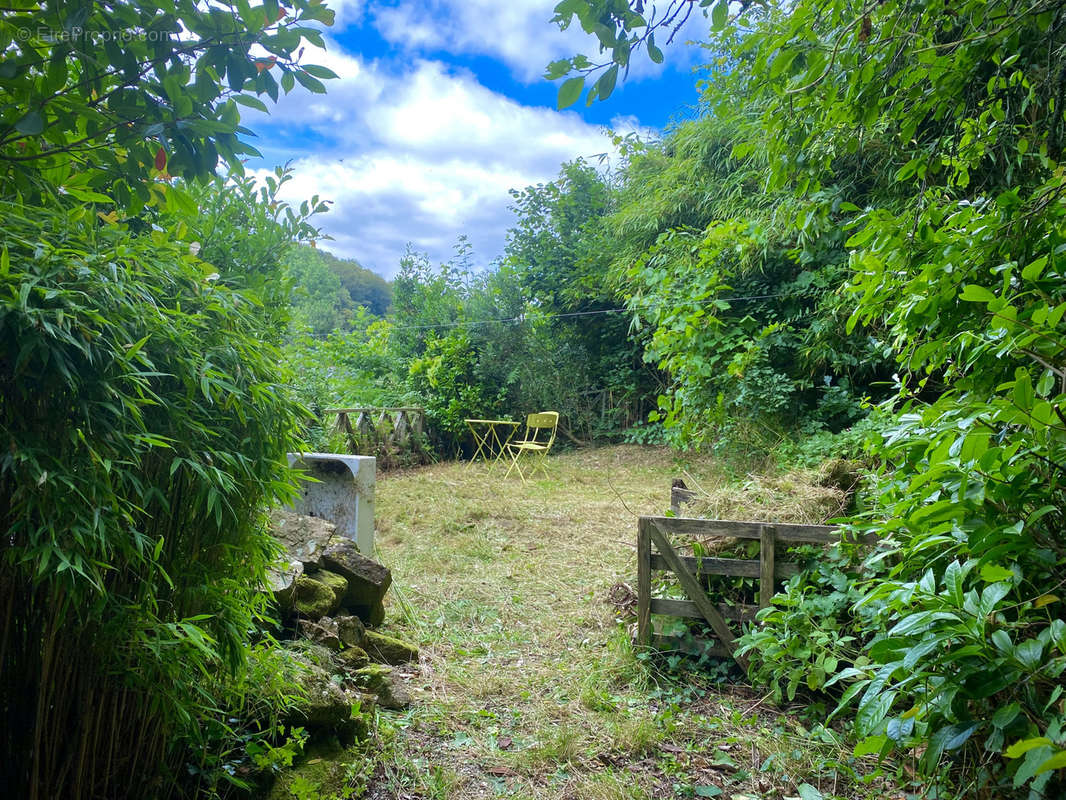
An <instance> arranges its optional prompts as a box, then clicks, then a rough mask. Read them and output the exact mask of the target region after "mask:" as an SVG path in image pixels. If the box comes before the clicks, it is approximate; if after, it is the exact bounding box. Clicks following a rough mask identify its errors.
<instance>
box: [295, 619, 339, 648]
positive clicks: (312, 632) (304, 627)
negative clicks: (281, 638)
mask: <svg viewBox="0 0 1066 800" xmlns="http://www.w3.org/2000/svg"><path fill="white" fill-rule="evenodd" d="M329 622H330V620H329V617H323V618H322V619H320V620H319V621H318V622H311V620H308V619H302V620H300V624H299V626H298V630H299V631H300V635H301V636H302V637H304V638H305V639H310V640H311V641H312V642H314V643H315V644H318V645H322V647H325V648H326V649H327V650H332V651H333V652H337V651H338V650H340V649H341V647H342V646H343V645H342V644H341V640H340V637H338V636H337V633H336V631H334V630H333V626H332V625H331V624H329Z"/></svg>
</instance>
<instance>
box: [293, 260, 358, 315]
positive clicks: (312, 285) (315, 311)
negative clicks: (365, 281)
mask: <svg viewBox="0 0 1066 800" xmlns="http://www.w3.org/2000/svg"><path fill="white" fill-rule="evenodd" d="M288 269H289V275H290V277H291V279H292V284H293V301H292V324H293V326H294V327H295V328H297V329H305V330H308V331H310V332H311V333H312V334H314V335H319V336H321V335H325V334H328V333H329V332H330V331H333V330H336V329H338V328H341V327H343V326H345V324H346V322H347V318H348V317H349V315H350V314H351V313H352V312H353V311H354V308H355V307H354V305H353V303H352V298H351V296H350V295H349V294H348V292H347V291H346V290H345V289H344V287H343V286H342V285H341V281H340V278H338V277H337V274H336V273H335V272H334V271H333V270H331V269H330V268H329V267H328V266H326V263H325V260H324V259H323V258H322V257H321V255H320V253H319V251H318V250H316V249H315V248H312V247H306V246H305V247H300V248H297V249H295V250H294V251H293V252H292V253H291V254H290V255H289V257H288Z"/></svg>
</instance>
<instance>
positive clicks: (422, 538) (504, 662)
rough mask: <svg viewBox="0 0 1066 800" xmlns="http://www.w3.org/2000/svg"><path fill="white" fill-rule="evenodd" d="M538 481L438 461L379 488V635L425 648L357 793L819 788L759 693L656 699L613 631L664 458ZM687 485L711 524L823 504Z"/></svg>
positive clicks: (579, 459) (767, 490)
mask: <svg viewBox="0 0 1066 800" xmlns="http://www.w3.org/2000/svg"><path fill="white" fill-rule="evenodd" d="M550 474H551V479H550V480H539V481H536V482H532V483H530V484H528V485H527V484H523V483H522V482H521V481H519V480H517V479H514V478H512V479H509V480H504V478H503V471H502V470H497V471H496V472H495V474H488V473H487V472H486V470H485V469H484V468H483V467H481V466H477V467H474V468H470V467H468V466H467V465H462V464H454V463H453V464H440V465H435V466H431V467H426V468H422V469H418V470H412V471H408V472H405V473H400V474H387V475H384V476H382V477H381V479H380V481H379V484H378V490H377V520H378V522H377V542H378V549H379V554H380V557H381V558H382V560H383V561H384V562H385V563H386V564H388V565H389V566H390V567H391V568H392V570H393V575H394V578H395V584H394V585H395V586H396V590H395V591H394V592H393V593H392V600H391V603H392V604H391V606H390V608H389V618H390V622H389V625H390V626H391V627H392V628H393V629H394V630H396V631H397V632H398V633H400V634H401V635H405V636H407V637H408V638H411V639H413V640H415V641H417V642H418V643H419V644H420V645H421V647H422V663H421V669H420V673H419V675H418V676H417V678H416V679H415V683H414V685H413V686H412V688H413V689H414V694H415V697H416V701H415V706H414V707H413V709H412V710H411V711H410V712H408V713H407V714H405V715H402V716H387V717H386V721H385V736H386V738H389V737H393V738H392V745H391V749H390V750H389V756H388V759H387V760H388V763H387V764H383V766H382V767H381V769H380V772H379V779H378V781H377V784H376V786H375V787H374V789H373V790H372V792H371V796H372V797H375V798H457V799H458V798H481V797H501V796H503V797H512V798H527V797H528V798H548V799H549V800H551V799H558V800H563V799H564V798H574V800H577V799H578V798H589V799H590V800H593V799H599V798H602V799H603V800H608V799H610V800H614V799H615V798H617V799H618V800H638V799H640V798H652V797H656V798H657V797H691V796H693V794H692V792H693V791H694V787H698V786H703V787H712V786H713V787H720V788H721V789H722V791H723V792H724V796H726V797H729V796H730V795H736V794H742V795H743V794H745V793H747V794H749V796H751V797H762V798H780V797H783V796H787V795H792V794H795V792H794V791H793V790H794V788H795V783H796V782H798V781H799V780H800V779H802V780H806V781H809V782H812V783H816V782H818V780H819V778H820V777H821V778H822V779H824V781H825V782H823V786H822V788H823V790H824V791H826V796H827V797H828V796H830V794H829V789H830V788H831V786H832V778H831V777H829V776H828V775H822V776H819V775H812V774H811V770H812V764H813V763H814V760H816V759H815V758H814V756H812V755H811V747H809V746H805V747H796V746H794V743H793V742H791V741H789V739H790V737H793V736H798V737H800V738H802V734H801V733H799V731H801V730H802V729H800V728H797V727H796V726H795V724H793V723H791V722H790V721H789V720H788V718H787V717H782V716H779V715H778V714H776V713H770V712H766V711H765V707H766V706H765V703H763V704H762V706H761V709H760V711H759V714H751V713H746V712H745V709H747V708H750V707H752V706H754V705H756V704H759V703H760V702H761V701H760V699H759V698H758V697H757V696H752V695H751V693H750V692H745V691H743V690H731V691H729V692H727V693H726V694H712V695H707V696H706V697H705V698H704V699H703V700H697V699H696V698H695V696H688V695H685V690H684V689H683V688H682V687H679V686H671V685H670V684H665V688H663V686H662V685H661V686H660V687H659V688H655V687H654V684H655V680H654V679H655V674H654V672H653V671H652V670H650V669H649V662H647V661H643V660H640V659H638V658H635V657H634V653H633V650H632V647H631V646H630V644H629V640H628V637H627V634H626V630H625V626H624V624H621V623H620V622H619V620H617V619H616V616H615V609H614V606H613V605H612V604H611V603H610V602H609V597H610V590H611V587H612V586H614V585H615V584H617V583H618V582H620V581H632V578H633V574H634V572H635V560H634V547H633V542H634V541H635V531H636V516H637V515H639V514H651V513H654V514H661V513H663V512H664V511H665V510H666V509H667V508H668V506H669V496H670V483H671V479H672V478H674V477H678V476H680V475H682V474H683V470H682V469H681V467H680V466H679V465H677V464H676V463H675V462H674V460H673V458H672V457H671V455H670V454H669V453H668V452H667V451H665V450H661V449H656V448H648V447H637V446H618V447H610V448H604V449H597V450H582V451H577V452H569V453H563V454H560V455H557V456H554V457H552V458H551V462H550ZM684 474H686V475H687V477H686V481H689V486H690V488H696V487H697V486H700V487H703V489H704V490H705V495H706V497H707V498H708V502H709V503H714V504H716V505H713V506H712V508H713V510H714V512H715V513H714V516H718V517H733V518H749V519H760V518H762V519H766V520H768V521H769V520H774V521H797V522H808V521H821V519H823V518H824V516H825V514H824V509H825V507H826V506H825V505H824V504H823V505H820V506H819V508H820V509H822V510H819V511H813V510H811V506H812V505H818V504H819V502H820V501H818V500H817V498H821V497H823V495H822V494H819V492H818V491H815V487H811V486H809V485H807V484H804V483H802V482H799V481H797V480H796V479H791V481H792V482H791V483H790V482H789V480H790V479H780V478H776V479H756V480H754V481H751V482H749V483H748V484H747V485H746V486H745V485H737V484H736V483H735V482H729V481H727V480H725V479H724V478H722V477H721V476H720V475H718V474H716V473H715V472H714V470H713V469H710V468H708V467H706V466H703V467H700V466H698V465H697V466H692V465H689V466H688V467H687V469H686V470H684ZM812 514H813V515H814V517H819V519H817V520H815V519H813V518H812V517H811V515H812ZM405 612H406V613H405ZM693 700H696V702H692V701H693ZM734 749H736V753H734V752H733V750H734ZM749 749H750V752H749ZM814 749H815V750H818V748H817V747H816V748H814ZM741 750H743V751H744V752H743V753H742V754H741V753H740V751H741ZM834 752H835V751H833V750H832V748H830V755H832V754H833V753H834ZM738 754H740V755H743V758H742V759H740V758H738ZM825 755H826V747H825V746H822V747H821V749H820V750H818V756H817V757H818V758H824V757H825ZM770 756H773V758H772V759H771V761H770V764H771V767H769V768H767V769H760V767H761V766H762V765H763V763H764V762H765V761H766V759H767V758H768V757H770ZM753 767H754V768H753ZM707 791H709V790H707ZM701 796H709V795H701Z"/></svg>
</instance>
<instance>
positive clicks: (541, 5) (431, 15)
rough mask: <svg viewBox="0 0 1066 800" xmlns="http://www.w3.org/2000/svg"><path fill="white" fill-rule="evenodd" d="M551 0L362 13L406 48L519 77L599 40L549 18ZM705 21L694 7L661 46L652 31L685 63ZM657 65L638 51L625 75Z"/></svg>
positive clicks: (594, 48) (457, 0) (445, 3)
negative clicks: (480, 62) (489, 63)
mask: <svg viewBox="0 0 1066 800" xmlns="http://www.w3.org/2000/svg"><path fill="white" fill-rule="evenodd" d="M555 5H556V0H504V1H503V2H501V0H424V1H423V2H415V0H401V1H400V2H399V3H398V4H396V5H393V6H386V7H376V6H372V7H370V8H368V9H367V18H368V19H369V20H370V21H371V22H372V24H373V25H374V27H376V28H377V30H378V32H379V33H381V35H382V36H383V37H384V38H385V39H386V40H388V41H389V42H390V43H392V44H394V45H397V46H400V47H403V48H406V49H408V50H409V51H411V52H415V53H419V52H427V51H428V52H433V51H438V50H447V51H449V52H451V53H463V54H467V55H483V56H489V57H491V58H495V59H498V60H500V61H502V62H503V63H505V64H506V65H507V66H508V67H509V68H510V70H511V71H512V73H513V74H514V75H515V76H516V77H517V78H518V79H519V80H522V81H525V82H532V81H535V80H539V79H540V78H541V76H543V74H544V68H545V67H546V66H547V65H548V63H549V62H550V61H554V60H556V59H559V58H565V57H569V56H572V55H575V54H576V53H584V54H585V55H587V56H588V57H589V58H591V59H593V61H595V60H596V56H597V54H598V52H599V44H598V41H597V40H596V38H595V37H594V36H592V35H591V34H586V33H585V32H584V31H582V30H581V26H580V24H578V23H577V22H576V20H575V21H574V23H573V24H572V25H571V26H570V27H569V28H567V29H566V30H565V31H560V30H559V28H558V26H557V25H556V24H554V23H552V22H551V21H550V20H551V18H552V17H553V16H554V8H555ZM708 26H709V23H708V22H707V20H706V18H705V17H704V15H703V12H702V10H701V9H699V8H695V9H693V12H692V13H691V14H690V16H689V19H688V21H687V22H686V23H685V24H684V25H683V26H682V28H681V30H679V31H678V33H677V35H676V36H674V44H673V45H672V46H669V47H667V46H666V40H667V39H668V38H669V37H670V32H669V31H663V32H662V33H658V34H657V35H656V40H657V44H659V46H660V47H662V48H663V49H664V50H665V51H668V52H667V54H666V57H667V60H668V62H669V63H673V64H675V65H677V66H690V65H691V64H692V60H693V58H694V57H695V56H694V54H692V53H689V52H686V48H684V47H683V45H684V43H685V42H686V41H689V40H700V39H705V38H706V36H707V31H708ZM662 69H663V67H661V66H657V65H655V64H653V63H652V62H651V61H650V60H649V59H648V58H646V57H645V56H644V54H643V53H641V54H640V55H639V57H637V58H635V59H634V60H633V63H632V68H631V71H630V79H631V80H633V79H639V78H640V77H644V76H649V75H657V74H659V73H660V72H661V70H662Z"/></svg>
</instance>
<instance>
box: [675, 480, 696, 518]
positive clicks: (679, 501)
mask: <svg viewBox="0 0 1066 800" xmlns="http://www.w3.org/2000/svg"><path fill="white" fill-rule="evenodd" d="M695 496H696V493H695V492H693V491H692V490H691V489H682V488H681V487H680V486H672V487H670V510H671V511H673V512H674V515H675V516H678V515H680V514H681V506H682V505H683V504H684V503H691V502H692V498H694V497H695Z"/></svg>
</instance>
